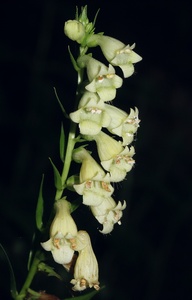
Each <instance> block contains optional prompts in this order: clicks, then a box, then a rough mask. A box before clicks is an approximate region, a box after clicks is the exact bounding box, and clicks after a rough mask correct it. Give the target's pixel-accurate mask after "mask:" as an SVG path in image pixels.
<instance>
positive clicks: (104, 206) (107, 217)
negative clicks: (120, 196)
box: [91, 197, 126, 234]
mask: <svg viewBox="0 0 192 300" xmlns="http://www.w3.org/2000/svg"><path fill="white" fill-rule="evenodd" d="M125 208H126V202H125V201H124V203H123V205H122V204H121V202H120V201H119V202H118V204H117V203H116V202H115V201H114V199H113V198H112V197H108V198H105V199H104V200H103V201H102V202H101V203H100V204H99V205H92V206H91V211H92V213H93V215H94V216H95V218H96V219H97V221H98V222H99V223H100V224H102V225H103V230H100V232H101V233H103V234H108V233H110V232H111V231H112V230H113V227H114V224H115V223H118V224H119V225H121V221H120V219H121V217H122V215H123V213H122V210H124V209H125Z"/></svg>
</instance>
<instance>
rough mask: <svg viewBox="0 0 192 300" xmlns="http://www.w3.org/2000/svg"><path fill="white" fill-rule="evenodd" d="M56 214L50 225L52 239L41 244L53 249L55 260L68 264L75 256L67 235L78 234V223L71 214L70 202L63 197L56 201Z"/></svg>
mask: <svg viewBox="0 0 192 300" xmlns="http://www.w3.org/2000/svg"><path fill="white" fill-rule="evenodd" d="M55 209H56V214H55V217H54V219H53V222H52V224H51V227H50V239H49V240H48V241H46V242H44V243H41V246H42V247H43V248H44V249H45V250H46V251H51V253H52V255H53V258H54V260H55V262H57V263H59V264H64V265H65V264H68V263H70V262H71V260H72V258H73V254H74V251H73V250H72V249H71V247H70V243H69V241H68V239H67V238H66V237H74V236H75V235H76V234H77V227H76V224H75V222H74V220H73V218H72V217H71V214H70V203H69V202H68V201H67V200H66V199H65V198H62V199H60V200H58V201H57V202H56V203H55Z"/></svg>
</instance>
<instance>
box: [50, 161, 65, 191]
mask: <svg viewBox="0 0 192 300" xmlns="http://www.w3.org/2000/svg"><path fill="white" fill-rule="evenodd" d="M49 160H50V162H51V164H52V167H53V172H54V182H55V187H56V189H57V190H62V189H63V185H62V180H61V175H60V173H59V171H58V170H57V168H56V166H55V165H54V163H53V162H52V160H51V158H50V157H49Z"/></svg>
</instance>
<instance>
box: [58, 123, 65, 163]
mask: <svg viewBox="0 0 192 300" xmlns="http://www.w3.org/2000/svg"><path fill="white" fill-rule="evenodd" d="M59 150H60V158H61V161H62V162H64V160H65V132H64V128H63V124H61V134H60V140H59Z"/></svg>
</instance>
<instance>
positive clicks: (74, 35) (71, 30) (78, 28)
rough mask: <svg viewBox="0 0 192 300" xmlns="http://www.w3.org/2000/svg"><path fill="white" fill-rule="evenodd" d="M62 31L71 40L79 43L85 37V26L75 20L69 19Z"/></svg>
mask: <svg viewBox="0 0 192 300" xmlns="http://www.w3.org/2000/svg"><path fill="white" fill-rule="evenodd" d="M64 33H65V35H66V36H67V37H68V38H69V39H71V40H72V41H76V42H78V43H79V44H81V42H82V40H83V38H84V37H85V27H84V25H83V24H82V23H81V22H79V21H77V20H69V21H67V22H65V24H64Z"/></svg>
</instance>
